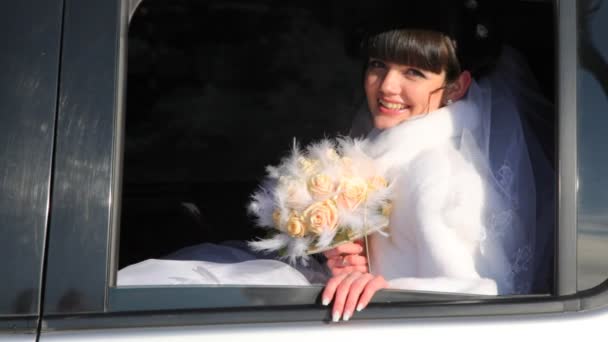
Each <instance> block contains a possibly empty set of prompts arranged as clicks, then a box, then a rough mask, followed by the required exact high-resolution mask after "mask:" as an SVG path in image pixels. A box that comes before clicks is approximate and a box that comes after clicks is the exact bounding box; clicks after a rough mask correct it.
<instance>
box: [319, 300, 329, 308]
mask: <svg viewBox="0 0 608 342" xmlns="http://www.w3.org/2000/svg"><path fill="white" fill-rule="evenodd" d="M321 304H323V306H327V305H329V298H323V301H322V302H321Z"/></svg>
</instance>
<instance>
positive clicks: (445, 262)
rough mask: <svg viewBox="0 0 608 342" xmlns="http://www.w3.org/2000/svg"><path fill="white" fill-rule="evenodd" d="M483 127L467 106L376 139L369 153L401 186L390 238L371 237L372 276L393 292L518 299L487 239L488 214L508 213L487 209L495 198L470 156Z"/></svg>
mask: <svg viewBox="0 0 608 342" xmlns="http://www.w3.org/2000/svg"><path fill="white" fill-rule="evenodd" d="M479 119H480V113H479V111H478V110H477V107H476V106H475V105H474V104H473V103H472V101H469V100H466V99H464V100H460V101H458V102H455V103H453V104H451V105H450V106H447V107H443V108H441V109H439V110H437V111H435V112H432V113H429V114H427V115H425V116H423V117H420V118H415V119H411V120H408V121H406V122H403V123H402V124H400V125H398V126H396V127H394V128H391V129H388V130H384V131H376V132H372V133H371V134H370V136H369V138H368V141H369V145H368V152H369V153H370V154H371V155H372V156H374V157H375V158H378V161H379V162H380V163H382V164H384V165H385V166H386V167H387V168H388V169H389V170H390V172H392V173H394V175H395V176H396V179H397V180H396V199H395V200H394V203H393V211H392V214H391V218H390V222H391V223H390V226H389V228H388V229H387V230H386V232H387V233H388V236H383V235H381V234H373V235H372V236H370V252H369V258H370V263H371V271H372V273H374V274H380V275H382V276H384V277H385V279H386V280H387V281H388V282H389V284H390V287H391V288H399V289H408V290H421V291H441V292H458V293H471V294H487V295H496V294H507V293H510V292H512V276H511V275H510V269H511V268H510V265H509V262H508V260H507V257H506V256H505V252H504V251H503V249H502V245H501V243H500V242H499V241H498V242H497V241H488V240H487V239H485V238H484V237H485V236H486V224H485V223H484V222H485V217H487V210H488V209H490V210H500V209H501V208H497V207H496V206H497V205H496V204H495V203H493V204H491V205H490V204H489V202H488V198H490V197H492V196H491V192H492V191H493V190H492V188H491V186H489V182H487V181H486V180H484V176H483V175H482V174H481V172H479V171H478V168H477V164H479V163H478V161H479V160H477V159H479V158H484V157H480V156H481V154H478V155H475V153H471V149H472V147H475V146H477V144H478V143H479V142H478V141H477V140H476V139H475V136H476V132H477V131H478V129H479V125H480V124H479V122H480V120H479ZM465 144H466V145H467V148H466V150H465V149H462V148H461V147H463V146H464V145H465ZM477 151H478V150H477ZM476 158H477V159H476ZM486 158H487V157H486ZM481 162H483V161H481ZM488 206H489V208H488Z"/></svg>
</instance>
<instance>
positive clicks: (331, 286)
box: [321, 273, 348, 305]
mask: <svg viewBox="0 0 608 342" xmlns="http://www.w3.org/2000/svg"><path fill="white" fill-rule="evenodd" d="M347 275H348V274H346V273H344V274H340V275H338V276H335V277H332V278H331V279H329V281H328V282H327V284H326V285H325V289H323V294H322V295H321V300H322V301H323V305H328V304H329V302H331V300H332V299H333V298H334V294H335V293H336V289H337V288H338V285H340V283H341V282H342V280H344V278H346V276H347Z"/></svg>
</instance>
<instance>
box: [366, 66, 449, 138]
mask: <svg viewBox="0 0 608 342" xmlns="http://www.w3.org/2000/svg"><path fill="white" fill-rule="evenodd" d="M444 85H445V71H441V73H440V74H436V73H433V72H431V71H427V70H422V69H420V68H415V67H412V66H408V65H404V64H397V63H392V62H387V61H383V60H381V59H375V58H371V59H370V60H369V64H368V66H367V70H366V72H365V94H366V95H367V103H368V106H369V110H370V111H371V113H372V115H373V118H374V126H376V128H379V129H385V128H391V127H394V126H396V125H398V124H399V123H401V122H403V121H405V120H407V119H409V118H411V117H413V116H416V115H420V114H426V113H428V112H432V111H434V110H437V109H438V108H439V107H441V106H442V99H443V93H444V89H443V87H444Z"/></svg>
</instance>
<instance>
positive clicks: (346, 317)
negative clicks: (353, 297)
mask: <svg viewBox="0 0 608 342" xmlns="http://www.w3.org/2000/svg"><path fill="white" fill-rule="evenodd" d="M342 319H343V320H344V321H345V322H346V321H348V320H349V319H350V312H348V311H346V312H345V313H344V315H342Z"/></svg>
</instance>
